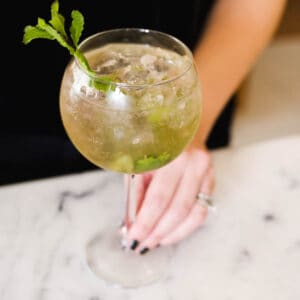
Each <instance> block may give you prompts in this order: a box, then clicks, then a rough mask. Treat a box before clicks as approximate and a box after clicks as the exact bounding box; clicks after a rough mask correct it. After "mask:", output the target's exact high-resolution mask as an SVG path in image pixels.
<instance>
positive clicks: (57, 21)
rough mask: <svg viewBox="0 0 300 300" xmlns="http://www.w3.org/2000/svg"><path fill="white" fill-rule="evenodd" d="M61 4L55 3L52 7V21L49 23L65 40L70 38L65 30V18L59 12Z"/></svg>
mask: <svg viewBox="0 0 300 300" xmlns="http://www.w3.org/2000/svg"><path fill="white" fill-rule="evenodd" d="M58 10H59V3H58V1H57V0H56V1H54V2H53V3H52V5H51V20H50V21H49V23H50V24H51V25H52V26H53V27H54V28H55V29H56V30H57V31H58V32H59V33H60V34H61V35H62V36H63V37H64V38H65V39H67V38H68V36H67V34H66V30H65V18H64V16H62V15H61V14H60V13H59V12H58Z"/></svg>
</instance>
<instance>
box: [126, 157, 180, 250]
mask: <svg viewBox="0 0 300 300" xmlns="http://www.w3.org/2000/svg"><path fill="white" fill-rule="evenodd" d="M181 160H182V158H179V159H178V160H177V162H174V163H173V164H171V165H167V166H165V167H163V168H161V169H159V170H158V171H156V172H155V173H154V176H153V178H152V180H151V182H150V184H149V186H148V189H147V191H146V193H145V198H144V200H143V201H142V205H141V207H140V210H139V213H138V215H137V217H136V220H135V222H134V223H133V224H132V226H131V228H130V230H129V233H128V239H129V243H130V241H138V242H142V241H143V240H144V239H145V238H146V237H147V236H148V235H149V234H150V232H151V231H152V229H153V227H154V225H155V224H156V222H157V221H158V220H159V218H160V217H161V215H162V214H163V212H164V211H165V209H166V208H167V207H168V205H169V202H170V200H171V199H172V197H173V195H174V193H175V191H176V186H177V184H178V182H179V180H180V177H181V172H180V171H181V168H182V165H183V164H182V162H181ZM166 181H168V183H169V184H168V185H166V184H165V182H166ZM134 244H135V247H136V244H137V243H134Z"/></svg>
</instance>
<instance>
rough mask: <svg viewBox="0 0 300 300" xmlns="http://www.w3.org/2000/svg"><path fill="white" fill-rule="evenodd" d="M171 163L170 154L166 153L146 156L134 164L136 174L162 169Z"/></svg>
mask: <svg viewBox="0 0 300 300" xmlns="http://www.w3.org/2000/svg"><path fill="white" fill-rule="evenodd" d="M169 161H170V154H169V153H167V152H164V153H162V154H160V155H159V156H154V155H150V156H145V157H144V158H142V159H139V160H137V161H135V162H134V169H135V171H136V172H145V171H149V170H153V169H157V168H160V167H162V166H164V165H165V164H166V163H167V162H169Z"/></svg>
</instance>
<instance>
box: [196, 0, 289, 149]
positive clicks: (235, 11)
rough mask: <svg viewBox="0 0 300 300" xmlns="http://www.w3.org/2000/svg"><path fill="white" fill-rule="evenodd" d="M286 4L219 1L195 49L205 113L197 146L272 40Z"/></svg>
mask: <svg viewBox="0 0 300 300" xmlns="http://www.w3.org/2000/svg"><path fill="white" fill-rule="evenodd" d="M285 3H286V0H267V1H261V0H251V1H250V0H219V1H217V2H216V5H215V7H214V8H213V11H212V14H211V16H210V19H209V21H208V24H207V28H206V30H205V32H204V35H203V38H202V39H201V40H200V41H199V43H198V45H197V47H196V49H195V52H194V57H195V63H196V65H197V68H198V70H199V76H200V80H201V85H202V93H203V115H202V120H201V124H200V127H199V130H198V133H197V135H196V137H195V139H194V141H193V144H194V145H202V144H205V142H206V139H207V137H208V135H209V133H210V131H211V129H212V127H213V124H214V123H215V121H216V119H217V117H218V116H219V114H220V113H221V111H222V109H223V108H224V106H225V105H226V103H227V102H228V101H229V99H230V97H231V96H232V94H233V93H234V92H235V91H236V89H237V88H238V86H239V84H240V83H241V82H242V80H243V79H244V77H245V76H246V74H247V73H248V72H249V70H250V69H251V67H252V65H253V64H254V63H255V61H256V59H257V58H258V56H259V54H260V53H261V52H262V50H263V49H264V48H265V46H266V45H267V44H268V42H269V41H270V39H271V37H272V35H273V33H274V32H275V30H276V28H277V25H278V24H279V21H280V19H281V15H282V12H283V10H284V7H285Z"/></svg>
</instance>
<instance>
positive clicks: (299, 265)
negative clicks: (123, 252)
mask: <svg viewBox="0 0 300 300" xmlns="http://www.w3.org/2000/svg"><path fill="white" fill-rule="evenodd" d="M214 160H215V166H216V176H217V181H216V182H217V186H216V192H215V197H216V204H217V212H216V213H215V214H211V215H210V216H209V217H208V219H207V222H206V223H205V225H204V226H203V227H202V228H200V229H199V230H198V231H197V232H196V233H195V234H193V235H192V236H190V237H189V238H188V239H186V240H185V241H184V242H182V243H180V244H179V245H177V246H176V247H174V249H175V254H174V257H173V260H172V264H171V265H170V269H169V272H168V276H167V278H166V279H165V280H163V281H161V282H158V283H155V284H152V285H149V286H144V287H141V288H139V289H135V290H128V289H126V290H125V289H120V288H114V287H109V286H107V285H106V284H105V283H103V282H101V281H99V280H97V279H96V278H95V277H94V275H93V274H92V273H91V272H90V271H89V269H88V267H87V265H86V263H85V246H86V244H87V242H88V241H89V240H90V239H91V238H92V237H93V236H94V235H95V234H97V232H98V231H99V230H100V229H101V228H103V226H104V224H106V223H107V222H110V223H112V224H116V226H118V224H119V222H120V219H121V216H122V212H123V202H122V200H123V196H124V195H123V178H122V176H121V175H119V174H115V173H111V172H106V171H93V172H87V173H82V174H76V175H72V176H63V177H58V178H52V179H48V180H39V181H33V182H28V183H23V184H15V185H9V186H4V187H1V188H0V299H1V300H69V299H72V300H108V299H114V300H119V299H120V300H121V299H122V300H137V299H139V300H140V299H145V300H148V299H149V300H150V299H157V300H179V299H180V300H182V299H188V300H198V299H199V300H200V299H201V300H202V299H205V300H240V299H243V300H250V299H251V300H252V299H264V300H299V299H300V137H299V136H291V137H286V138H281V139H278V140H271V141H267V142H264V143H260V144H254V145H252V146H248V147H242V148H238V149H227V150H218V151H216V152H215V153H214ZM111 211H112V212H111ZM110 212H111V213H110Z"/></svg>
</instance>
